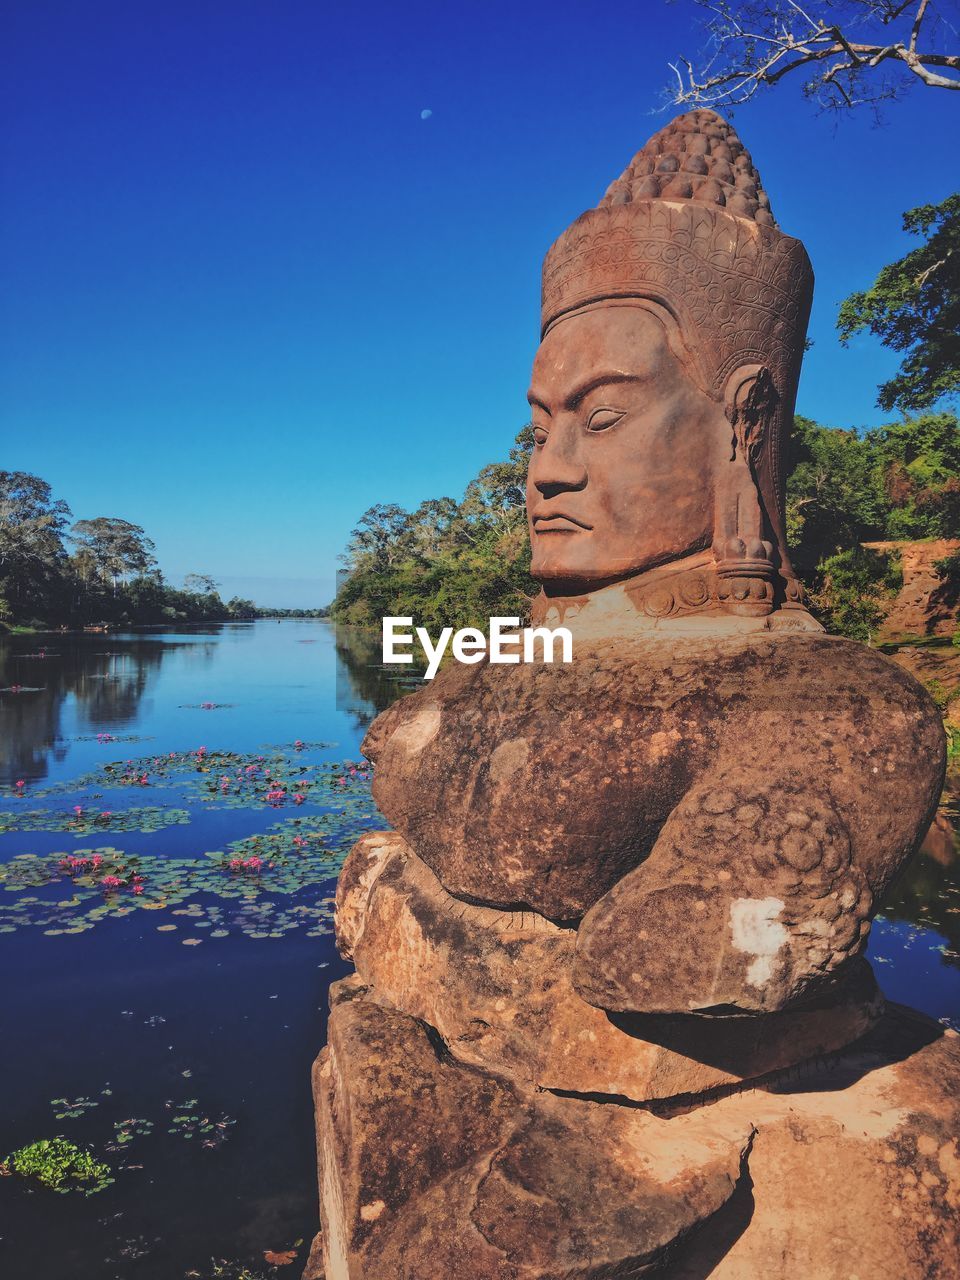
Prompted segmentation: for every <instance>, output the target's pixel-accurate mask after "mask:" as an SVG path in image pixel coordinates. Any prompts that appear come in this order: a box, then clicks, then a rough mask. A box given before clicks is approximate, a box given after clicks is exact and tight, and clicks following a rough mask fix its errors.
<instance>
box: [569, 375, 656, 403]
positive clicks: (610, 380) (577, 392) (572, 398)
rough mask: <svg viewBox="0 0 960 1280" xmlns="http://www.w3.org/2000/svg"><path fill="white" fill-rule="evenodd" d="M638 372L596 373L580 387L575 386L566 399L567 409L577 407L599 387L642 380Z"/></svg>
mask: <svg viewBox="0 0 960 1280" xmlns="http://www.w3.org/2000/svg"><path fill="white" fill-rule="evenodd" d="M642 381H643V378H641V377H640V376H639V375H638V374H636V373H598V374H594V376H593V377H592V378H590V379H589V380H588V381H587V382H584V383H582V384H581V385H580V386H579V387H575V388H574V389H573V391H571V392H570V393H569V395H568V396H567V398H566V399H565V400H564V408H565V409H576V408H577V407H578V406H579V404H580V402H581V401H582V400H584V399H585V398H586V397H587V396H588V395H589V394H590V392H591V391H596V389H597V387H603V386H608V385H611V384H615V383H621V382H642Z"/></svg>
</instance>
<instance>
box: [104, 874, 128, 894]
mask: <svg viewBox="0 0 960 1280" xmlns="http://www.w3.org/2000/svg"><path fill="white" fill-rule="evenodd" d="M100 884H101V887H102V888H104V889H106V891H107V893H115V892H116V891H117V889H119V888H120V887H121V885H122V884H123V881H122V880H121V879H120V877H119V876H104V877H103V879H102V880H101V881H100Z"/></svg>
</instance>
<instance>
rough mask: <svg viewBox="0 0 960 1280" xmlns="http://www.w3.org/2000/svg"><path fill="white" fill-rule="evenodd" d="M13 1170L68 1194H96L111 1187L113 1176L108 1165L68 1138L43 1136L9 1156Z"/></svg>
mask: <svg viewBox="0 0 960 1280" xmlns="http://www.w3.org/2000/svg"><path fill="white" fill-rule="evenodd" d="M7 1163H8V1164H9V1166H10V1168H11V1170H12V1171H13V1172H14V1173H16V1174H19V1175H20V1177H22V1178H36V1180H37V1181H38V1182H39V1183H40V1185H41V1186H44V1187H49V1188H50V1190H51V1191H59V1192H60V1193H61V1194H64V1195H65V1194H66V1193H67V1192H70V1191H82V1192H83V1193H84V1194H85V1195H88V1196H92V1195H96V1193H97V1192H98V1191H103V1190H104V1188H105V1187H108V1186H109V1185H110V1183H111V1182H113V1178H112V1177H111V1176H110V1174H111V1172H112V1171H111V1169H110V1166H109V1165H108V1164H103V1163H102V1162H101V1161H99V1160H95V1159H94V1158H93V1156H92V1155H91V1154H90V1152H89V1151H84V1150H82V1149H81V1148H80V1147H78V1146H77V1145H76V1143H74V1142H68V1141H67V1139H66V1138H41V1139H40V1141H39V1142H31V1143H30V1144H29V1145H28V1146H25V1147H21V1148H20V1149H19V1150H18V1151H14V1152H13V1154H12V1155H9V1156H8V1157H7Z"/></svg>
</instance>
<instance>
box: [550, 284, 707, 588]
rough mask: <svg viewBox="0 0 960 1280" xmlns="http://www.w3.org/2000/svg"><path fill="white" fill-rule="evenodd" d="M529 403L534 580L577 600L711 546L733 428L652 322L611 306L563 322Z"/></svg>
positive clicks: (635, 310)
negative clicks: (584, 589) (586, 591)
mask: <svg viewBox="0 0 960 1280" xmlns="http://www.w3.org/2000/svg"><path fill="white" fill-rule="evenodd" d="M528 398H529V400H530V404H531V407H532V411H533V415H532V416H533V430H534V440H535V445H534V449H533V453H532V454H531V457H530V467H529V471H528V474H527V518H528V520H529V523H530V541H531V546H532V548H533V565H532V572H533V576H534V577H536V578H539V579H540V580H541V581H543V582H544V583H546V584H550V583H562V584H565V586H566V587H567V588H568V589H569V590H570V591H571V592H573V591H575V590H577V587H578V585H579V584H584V585H587V584H589V585H592V586H597V585H598V584H600V583H602V582H611V581H616V580H617V579H618V578H623V577H627V576H631V575H634V574H636V573H640V572H642V571H643V570H645V569H649V568H652V567H653V566H654V565H659V564H665V563H667V562H669V561H671V560H676V559H679V558H680V557H681V556H684V555H688V554H690V553H692V552H695V551H699V550H702V549H704V548H706V547H708V546H709V545H710V543H711V540H712V535H713V507H714V504H713V493H714V478H715V476H716V475H717V473H718V466H719V463H720V461H721V460H722V458H723V457H724V456H725V455H726V456H728V455H729V442H730V428H729V425H728V424H727V422H726V419H725V417H724V413H723V408H722V406H721V405H719V404H717V403H716V401H714V400H711V399H710V397H709V396H708V395H706V393H705V392H703V391H702V390H701V389H700V388H699V386H698V385H697V383H696V382H695V381H694V379H693V377H692V376H691V374H690V373H689V372H688V371H687V370H686V369H685V368H684V364H683V361H682V358H681V357H679V356H678V355H677V354H675V352H674V350H673V349H672V348H671V344H670V342H669V339H668V337H667V331H666V328H665V326H664V324H663V323H662V322H661V321H660V320H659V319H658V318H657V317H656V316H655V315H654V314H652V313H651V312H650V311H647V310H644V309H643V308H642V307H639V306H631V305H629V304H627V305H616V304H614V303H610V304H604V305H602V306H599V307H596V308H594V309H593V310H589V311H587V310H585V311H581V312H578V313H576V314H574V315H572V316H569V317H568V318H567V319H565V320H562V321H560V323H559V324H557V325H555V326H554V327H553V328H552V329H551V330H550V332H549V333H548V334H547V336H546V337H545V338H544V340H543V342H542V344H541V346H540V349H539V351H538V352H537V356H536V359H535V360H534V364H533V378H532V381H531V387H530V393H529V397H528Z"/></svg>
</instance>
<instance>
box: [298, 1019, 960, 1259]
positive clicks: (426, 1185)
mask: <svg viewBox="0 0 960 1280" xmlns="http://www.w3.org/2000/svg"><path fill="white" fill-rule="evenodd" d="M958 1075H960V1040H958V1037H957V1036H956V1035H954V1034H953V1033H946V1034H944V1033H943V1031H942V1029H941V1028H939V1027H937V1026H936V1024H932V1023H930V1022H928V1021H927V1020H925V1019H921V1018H919V1017H918V1016H916V1015H912V1014H910V1013H909V1012H908V1011H903V1010H898V1009H893V1010H891V1012H890V1013H889V1014H888V1016H887V1017H886V1018H885V1020H884V1021H883V1022H882V1023H881V1024H880V1026H879V1027H878V1028H877V1029H876V1030H875V1031H873V1032H872V1033H870V1035H868V1036H867V1037H865V1038H864V1039H863V1040H861V1041H860V1042H859V1043H858V1044H857V1045H856V1046H854V1047H853V1048H852V1049H851V1050H849V1051H848V1052H847V1053H845V1054H838V1055H834V1056H833V1057H832V1058H830V1059H829V1060H826V1061H823V1062H820V1063H817V1064H811V1066H810V1067H809V1068H808V1069H806V1070H805V1071H801V1072H799V1073H796V1072H785V1073H781V1075H780V1077H779V1078H778V1079H777V1080H774V1081H771V1082H768V1084H767V1085H766V1086H765V1087H764V1088H763V1089H759V1088H758V1089H751V1090H748V1091H746V1092H742V1091H740V1092H737V1093H736V1094H733V1095H731V1096H728V1097H723V1098H720V1099H719V1100H716V1101H713V1102H707V1103H705V1104H704V1105H700V1106H690V1105H688V1106H687V1107H686V1108H683V1109H681V1111H680V1112H678V1113H677V1114H675V1115H673V1116H672V1118H659V1117H656V1116H654V1115H651V1114H649V1113H648V1112H647V1111H645V1110H644V1109H642V1108H637V1107H630V1106H623V1105H617V1104H608V1105H605V1106H604V1105H598V1104H596V1103H594V1102H587V1101H582V1100H579V1099H571V1098H562V1097H556V1096H554V1095H552V1094H549V1093H539V1094H533V1095H530V1094H524V1093H522V1092H520V1091H516V1090H512V1089H510V1088H509V1087H506V1086H504V1085H503V1083H502V1082H498V1081H495V1080H493V1079H492V1078H490V1077H489V1076H486V1075H485V1074H484V1073H481V1072H477V1071H476V1070H474V1069H472V1068H468V1067H464V1066H462V1065H459V1064H457V1063H455V1062H454V1061H453V1060H452V1059H450V1058H449V1057H448V1056H447V1055H446V1054H445V1052H444V1048H443V1045H442V1043H441V1042H440V1041H439V1039H437V1040H432V1039H431V1037H430V1035H429V1034H428V1032H427V1031H426V1030H425V1029H424V1028H423V1026H422V1024H420V1023H419V1022H417V1021H415V1020H413V1019H411V1018H407V1017H405V1016H404V1015H401V1014H398V1013H397V1012H396V1011H393V1010H389V1009H384V1008H383V1007H381V1006H379V1005H378V1004H376V1003H374V1002H372V1001H371V1000H370V999H369V998H366V997H363V996H360V997H357V998H355V999H353V1000H349V1001H345V1002H343V1003H340V1004H338V1005H337V1006H336V1007H335V1009H334V1012H333V1014H332V1016H331V1039H330V1047H329V1049H328V1050H325V1051H324V1053H323V1055H321V1058H320V1059H319V1060H318V1065H317V1069H316V1071H315V1089H316V1096H317V1107H318V1115H319V1116H320V1133H321V1158H322V1165H323V1181H324V1207H323V1226H324V1240H325V1245H326V1249H327V1255H326V1267H327V1271H326V1275H327V1280H354V1278H355V1277H360V1278H362V1280H548V1278H549V1280H573V1278H574V1277H576V1280H587V1278H588V1277H601V1276H603V1277H608V1276H613V1275H618V1276H620V1275H622V1276H630V1275H633V1276H640V1275H646V1274H648V1273H654V1272H655V1273H656V1274H657V1275H660V1276H663V1277H665V1278H666V1280H701V1277H706V1276H707V1275H709V1276H711V1277H713V1278H714V1280H788V1278H789V1280H793V1277H795V1276H804V1277H811V1280H812V1278H813V1277H816V1280H851V1278H852V1277H854V1276H862V1277H867V1276H869V1277H870V1278H871V1280H905V1278H906V1277H910V1278H911V1280H913V1277H917V1280H955V1277H957V1276H958V1275H960V1267H958V1262H957V1259H958V1257H960V1241H958V1234H957V1233H958V1222H960V1217H958V1209H960V1148H958V1140H957V1132H958V1120H960V1105H958V1099H957V1095H956V1092H955V1089H954V1082H955V1081H956V1079H957V1078H958ZM400 1112H402V1115H401V1114H400ZM398 1121H400V1122H401V1123H399V1124H398ZM698 1225H699V1226H701V1227H702V1228H703V1229H702V1230H701V1231H700V1232H699V1233H693V1230H692V1229H693V1228H695V1227H696V1226H698ZM671 1242H675V1243H674V1245H673V1247H671Z"/></svg>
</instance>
